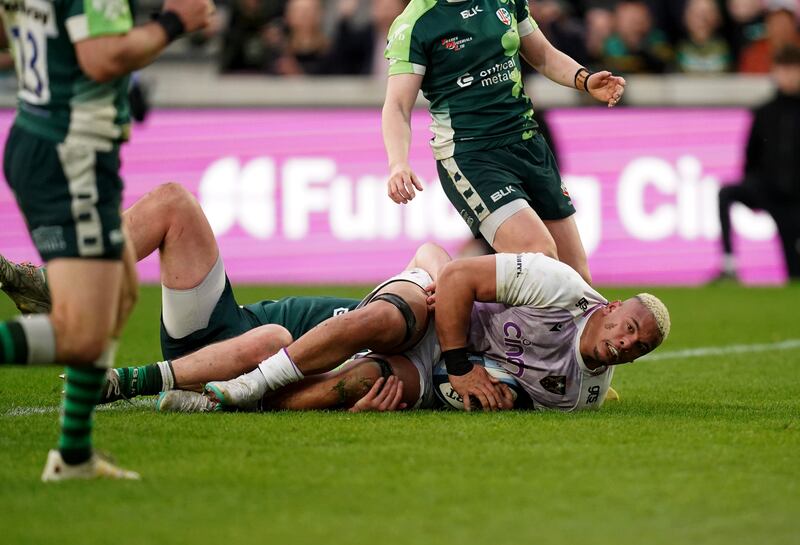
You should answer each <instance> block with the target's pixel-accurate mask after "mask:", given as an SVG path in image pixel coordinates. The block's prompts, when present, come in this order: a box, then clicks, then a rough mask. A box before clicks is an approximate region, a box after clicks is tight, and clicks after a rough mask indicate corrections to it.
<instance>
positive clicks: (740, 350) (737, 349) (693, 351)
mask: <svg viewBox="0 0 800 545" xmlns="http://www.w3.org/2000/svg"><path fill="white" fill-rule="evenodd" d="M798 348H800V339H788V340H786V341H780V342H776V343H763V344H730V345H728V346H701V347H700V348H687V349H685V350H673V351H671V352H663V353H660V354H651V355H648V356H645V357H643V358H641V359H643V360H647V361H656V360H673V359H679V358H704V357H706V356H726V355H728V354H747V353H752V352H772V351H776V350H796V349H798Z"/></svg>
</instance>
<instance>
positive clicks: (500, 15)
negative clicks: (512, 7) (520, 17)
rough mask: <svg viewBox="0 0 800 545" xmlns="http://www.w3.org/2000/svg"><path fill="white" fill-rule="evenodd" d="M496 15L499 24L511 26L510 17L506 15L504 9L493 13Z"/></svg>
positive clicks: (506, 12)
mask: <svg viewBox="0 0 800 545" xmlns="http://www.w3.org/2000/svg"><path fill="white" fill-rule="evenodd" d="M494 13H495V15H497V18H498V19H500V22H501V23H503V24H504V25H506V26H511V15H510V14H509V13H508V10H507V9H506V8H500V9H499V10H497V11H495V12H494Z"/></svg>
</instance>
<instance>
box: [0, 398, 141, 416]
mask: <svg viewBox="0 0 800 545" xmlns="http://www.w3.org/2000/svg"><path fill="white" fill-rule="evenodd" d="M153 405H154V401H153V398H138V399H132V400H131V401H130V403H128V402H122V403H110V404H108V405H98V406H97V409H96V410H97V411H132V410H134V409H141V408H142V407H144V408H152V407H153ZM59 410H61V405H49V406H44V407H41V406H40V407H14V408H13V409H9V410H8V411H6V412H5V413H3V414H2V416H32V415H36V414H57V413H58V411H59Z"/></svg>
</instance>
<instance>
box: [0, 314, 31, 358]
mask: <svg viewBox="0 0 800 545" xmlns="http://www.w3.org/2000/svg"><path fill="white" fill-rule="evenodd" d="M2 363H16V364H20V363H22V364H25V363H28V341H27V339H26V337H25V331H24V330H23V329H22V326H21V325H20V323H19V322H17V321H10V322H0V364H2Z"/></svg>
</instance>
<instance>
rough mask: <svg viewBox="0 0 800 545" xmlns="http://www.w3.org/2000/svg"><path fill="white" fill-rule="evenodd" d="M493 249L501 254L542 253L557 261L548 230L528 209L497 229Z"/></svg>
mask: <svg viewBox="0 0 800 545" xmlns="http://www.w3.org/2000/svg"><path fill="white" fill-rule="evenodd" d="M493 248H494V249H495V251H497V252H501V253H512V254H515V253H521V252H532V253H542V254H545V255H547V256H550V257H552V258H553V259H558V251H557V249H556V242H555V240H553V236H552V235H551V234H550V230H549V229H548V228H547V226H546V225H545V223H544V222H543V221H542V220H541V218H539V215H538V214H537V213H536V212H535V211H534V210H533V208H530V207H527V208H524V209H522V210H520V211H519V212H517V213H516V214H514V215H513V216H511V217H510V218H508V219H507V220H506V221H504V222H503V223H502V225H500V227H498V228H497V233H496V234H495V237H494V244H493Z"/></svg>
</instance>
